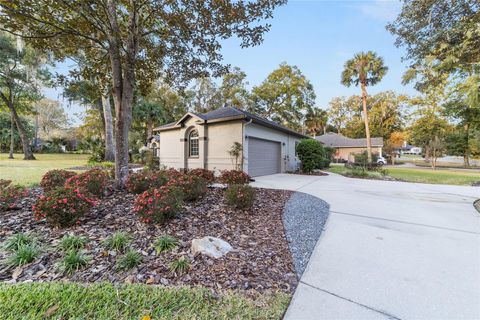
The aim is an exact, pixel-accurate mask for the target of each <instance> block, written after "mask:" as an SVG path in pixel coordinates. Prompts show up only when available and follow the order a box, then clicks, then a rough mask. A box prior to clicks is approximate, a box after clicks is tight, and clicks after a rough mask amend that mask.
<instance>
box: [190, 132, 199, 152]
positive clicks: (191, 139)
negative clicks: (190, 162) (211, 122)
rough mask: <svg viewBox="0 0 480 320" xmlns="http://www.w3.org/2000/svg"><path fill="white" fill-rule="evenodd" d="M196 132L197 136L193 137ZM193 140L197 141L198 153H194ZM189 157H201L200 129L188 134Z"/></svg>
mask: <svg viewBox="0 0 480 320" xmlns="http://www.w3.org/2000/svg"><path fill="white" fill-rule="evenodd" d="M193 134H195V135H196V136H194V137H192V135H193ZM192 141H196V144H197V145H196V147H197V148H196V149H197V152H196V154H192ZM188 157H189V158H199V157H200V139H199V136H198V130H196V129H194V130H192V131H190V133H189V134H188Z"/></svg>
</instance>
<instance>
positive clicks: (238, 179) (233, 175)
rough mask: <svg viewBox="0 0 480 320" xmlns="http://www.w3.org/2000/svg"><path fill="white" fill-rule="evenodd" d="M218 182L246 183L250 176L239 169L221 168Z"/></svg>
mask: <svg viewBox="0 0 480 320" xmlns="http://www.w3.org/2000/svg"><path fill="white" fill-rule="evenodd" d="M220 182H222V183H226V184H247V183H249V182H250V176H249V175H248V174H246V173H245V172H243V171H241V170H222V171H221V174H220Z"/></svg>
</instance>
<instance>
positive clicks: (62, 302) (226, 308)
mask: <svg viewBox="0 0 480 320" xmlns="http://www.w3.org/2000/svg"><path fill="white" fill-rule="evenodd" d="M289 300H290V297H289V295H287V294H285V293H265V294H261V295H260V294H259V295H256V296H254V297H246V296H244V295H242V294H239V293H232V292H229V293H225V294H222V295H220V296H218V297H214V296H213V295H212V294H211V293H210V292H209V290H207V289H203V288H198V287H197V288H185V287H161V286H147V285H142V284H133V285H120V286H114V285H112V284H109V283H96V284H91V285H81V284H78V283H59V282H50V283H26V284H15V285H9V284H0V314H1V315H2V319H4V320H10V319H12V320H13V319H30V320H37V319H38V320H40V319H116V320H124V319H142V317H147V316H148V317H149V318H151V319H155V320H167V319H197V320H199V319H208V320H210V319H211V320H216V319H281V318H282V316H283V313H284V312H285V310H286V308H287V306H288V303H289Z"/></svg>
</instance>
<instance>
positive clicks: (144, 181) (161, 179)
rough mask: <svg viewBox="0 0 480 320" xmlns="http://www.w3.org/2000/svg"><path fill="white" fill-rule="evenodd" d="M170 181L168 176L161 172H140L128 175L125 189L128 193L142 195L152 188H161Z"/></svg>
mask: <svg viewBox="0 0 480 320" xmlns="http://www.w3.org/2000/svg"><path fill="white" fill-rule="evenodd" d="M167 181H168V177H167V174H166V173H164V172H160V171H140V172H136V173H131V174H129V175H128V178H127V182H126V184H125V187H126V188H127V191H128V192H131V193H135V194H140V193H142V192H145V191H147V190H148V189H151V188H160V187H161V186H163V185H165V184H166V183H167Z"/></svg>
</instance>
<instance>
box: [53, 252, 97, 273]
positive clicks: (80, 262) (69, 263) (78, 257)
mask: <svg viewBox="0 0 480 320" xmlns="http://www.w3.org/2000/svg"><path fill="white" fill-rule="evenodd" d="M89 260H90V257H89V256H87V255H85V254H84V253H83V252H81V251H78V250H70V251H68V252H67V253H66V254H65V256H64V257H63V258H62V260H61V261H60V264H59V269H60V271H62V272H65V273H68V274H73V273H74V272H75V271H77V270H80V269H81V268H83V267H85V266H86V265H87V264H88V261H89Z"/></svg>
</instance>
